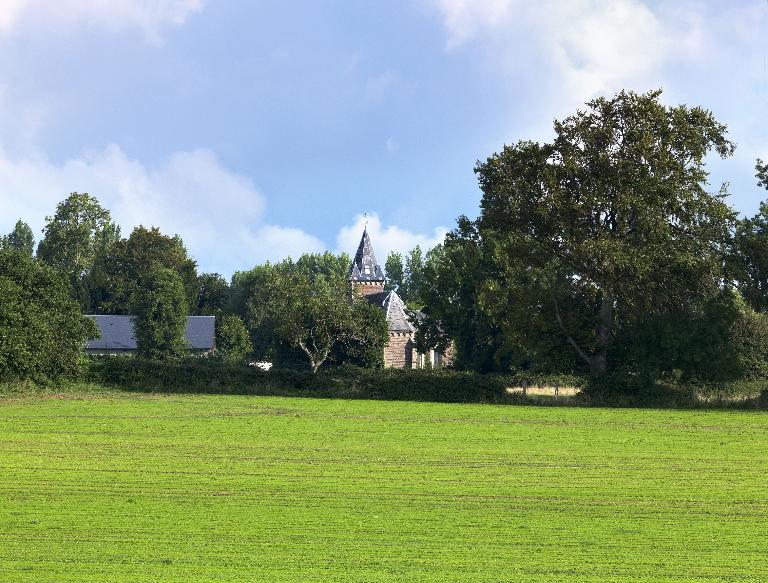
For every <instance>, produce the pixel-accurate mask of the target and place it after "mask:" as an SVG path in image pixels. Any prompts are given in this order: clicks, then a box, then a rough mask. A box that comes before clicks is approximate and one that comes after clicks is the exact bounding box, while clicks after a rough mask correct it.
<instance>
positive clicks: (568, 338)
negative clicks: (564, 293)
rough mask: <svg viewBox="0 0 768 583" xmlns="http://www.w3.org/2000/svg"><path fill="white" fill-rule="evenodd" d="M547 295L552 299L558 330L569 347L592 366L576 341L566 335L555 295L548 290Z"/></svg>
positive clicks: (566, 331)
mask: <svg viewBox="0 0 768 583" xmlns="http://www.w3.org/2000/svg"><path fill="white" fill-rule="evenodd" d="M549 295H550V297H551V298H552V303H553V304H554V306H555V318H556V319H557V323H558V325H559V326H560V330H562V332H563V334H565V338H566V339H567V340H568V342H569V343H570V345H571V346H573V347H574V348H575V349H576V352H577V353H578V354H579V356H580V357H581V358H582V359H583V360H584V362H586V363H587V364H589V365H590V366H591V365H592V361H591V360H590V358H589V356H587V354H586V353H585V352H584V351H583V350H582V349H581V347H580V346H579V345H578V344H577V343H576V341H575V340H574V339H573V337H572V336H571V335H570V334H568V330H566V328H565V324H564V323H563V317H562V316H561V315H560V306H559V305H558V303H557V299H555V294H554V293H553V292H552V289H551V288H550V289H549Z"/></svg>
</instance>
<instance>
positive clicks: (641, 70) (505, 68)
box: [429, 0, 701, 117]
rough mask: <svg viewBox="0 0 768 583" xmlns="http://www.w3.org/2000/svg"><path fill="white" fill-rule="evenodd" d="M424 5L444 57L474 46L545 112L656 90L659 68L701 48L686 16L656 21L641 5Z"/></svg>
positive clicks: (467, 1)
mask: <svg viewBox="0 0 768 583" xmlns="http://www.w3.org/2000/svg"><path fill="white" fill-rule="evenodd" d="M429 1H430V2H431V3H432V4H433V6H435V7H436V8H437V9H438V11H439V13H440V14H441V16H442V19H443V22H444V25H445V27H446V31H447V48H448V50H449V51H454V50H458V49H459V48H460V47H461V46H462V45H465V44H468V43H471V42H477V43H481V44H482V45H484V46H485V47H486V48H487V49H488V60H489V64H490V66H492V67H499V69H500V73H501V74H504V75H506V76H508V77H509V78H510V80H511V81H512V82H513V83H514V84H515V87H514V88H515V89H517V88H518V87H519V88H520V89H523V90H524V91H526V92H531V91H532V90H533V91H535V89H539V90H543V92H546V94H547V95H546V99H545V100H543V101H544V107H545V108H546V109H547V110H548V111H550V112H552V111H556V112H558V113H559V112H560V111H563V110H565V111H570V110H572V109H573V108H574V107H576V106H578V105H579V104H581V103H583V102H584V101H585V100H586V99H588V98H590V97H593V96H595V95H598V94H606V93H611V92H614V91H616V90H618V89H621V88H634V89H639V90H646V89H651V88H655V87H657V86H658V85H659V81H660V77H659V75H658V73H659V70H660V68H661V67H662V66H663V65H664V64H665V63H667V62H668V61H669V60H670V59H673V58H675V59H679V58H682V57H684V56H689V55H691V54H695V53H696V52H697V51H698V50H699V49H700V47H701V39H700V36H699V34H698V28H697V26H696V21H695V20H693V19H692V18H690V17H689V16H686V14H687V13H686V12H683V11H679V12H675V13H674V14H672V13H669V14H665V15H664V16H665V17H664V18H662V17H661V16H660V15H659V14H657V13H656V12H654V11H653V10H651V8H649V6H648V5H646V4H645V3H644V2H642V1H641V0H570V1H568V2H562V1H559V0H542V1H540V2H526V1H524V0H429ZM521 76H524V77H526V78H528V80H529V81H530V82H531V84H536V85H535V86H534V87H535V88H534V87H532V86H531V84H529V83H526V82H525V81H523V82H521V79H520V77H521ZM550 115H551V114H550ZM548 117H550V116H548Z"/></svg>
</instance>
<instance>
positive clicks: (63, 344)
mask: <svg viewBox="0 0 768 583" xmlns="http://www.w3.org/2000/svg"><path fill="white" fill-rule="evenodd" d="M0 298H2V301H0V381H5V380H18V379H31V380H35V381H46V380H53V379H57V378H60V377H67V376H74V375H76V374H77V373H78V372H79V370H80V367H81V364H82V363H83V359H84V356H85V354H84V347H85V341H86V340H87V339H89V338H94V337H97V336H98V330H97V329H96V325H95V323H94V322H93V321H92V320H89V319H88V318H86V317H84V316H83V315H82V313H81V311H80V307H79V306H78V305H77V302H75V301H74V300H73V299H72V297H71V294H70V289H69V284H68V282H67V280H66V278H65V277H64V276H63V274H61V273H60V272H58V271H56V270H54V269H52V268H51V267H50V266H48V265H46V264H44V263H43V262H41V261H38V260H37V259H33V258H32V257H29V256H28V255H26V254H25V253H18V252H12V251H9V250H4V251H0Z"/></svg>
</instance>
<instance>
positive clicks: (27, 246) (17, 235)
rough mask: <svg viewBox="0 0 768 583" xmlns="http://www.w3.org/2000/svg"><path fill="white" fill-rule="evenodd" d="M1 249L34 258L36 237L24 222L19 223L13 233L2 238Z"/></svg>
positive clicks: (0, 241) (0, 239) (0, 240)
mask: <svg viewBox="0 0 768 583" xmlns="http://www.w3.org/2000/svg"><path fill="white" fill-rule="evenodd" d="M0 249H10V250H12V251H19V252H21V253H24V254H25V255H28V256H29V257H32V255H33V253H34V252H35V235H34V234H33V233H32V229H31V228H30V226H29V225H28V224H27V223H25V222H24V221H22V220H19V221H17V222H16V226H14V228H13V231H11V232H10V233H8V235H6V236H5V237H0Z"/></svg>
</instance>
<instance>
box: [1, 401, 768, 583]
mask: <svg viewBox="0 0 768 583" xmlns="http://www.w3.org/2000/svg"><path fill="white" fill-rule="evenodd" d="M766 429H768V416H766V415H765V414H763V413H745V412H722V411H720V412H717V411H715V412H713V411H707V412H702V411H684V412H676V411H652V410H606V409H575V408H528V407H493V406H483V405H441V404H417V403H388V402H373V401H367V402H366V401H340V400H333V401H328V400H312V399H282V398H259V397H231V396H204V395H196V396H171V397H157V396H140V395H123V394H119V393H107V394H105V395H101V396H89V397H86V398H82V399H72V398H67V399H56V398H44V397H35V398H30V399H24V400H11V399H6V400H4V401H0V476H1V477H2V478H1V480H0V580H1V581H34V582H40V581H52V582H53V581H56V582H62V581H131V582H133V581H176V580H182V581H187V582H193V581H208V580H227V581H256V580H262V581H441V582H442V581H472V582H477V581H526V582H528V581H532V582H536V581H676V582H679V581H713V580H717V581H739V582H744V581H768V559H766V557H767V556H768V486H767V485H766V484H767V482H766V480H767V478H768V473H767V472H766V470H767V469H768V437H767V436H766Z"/></svg>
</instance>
